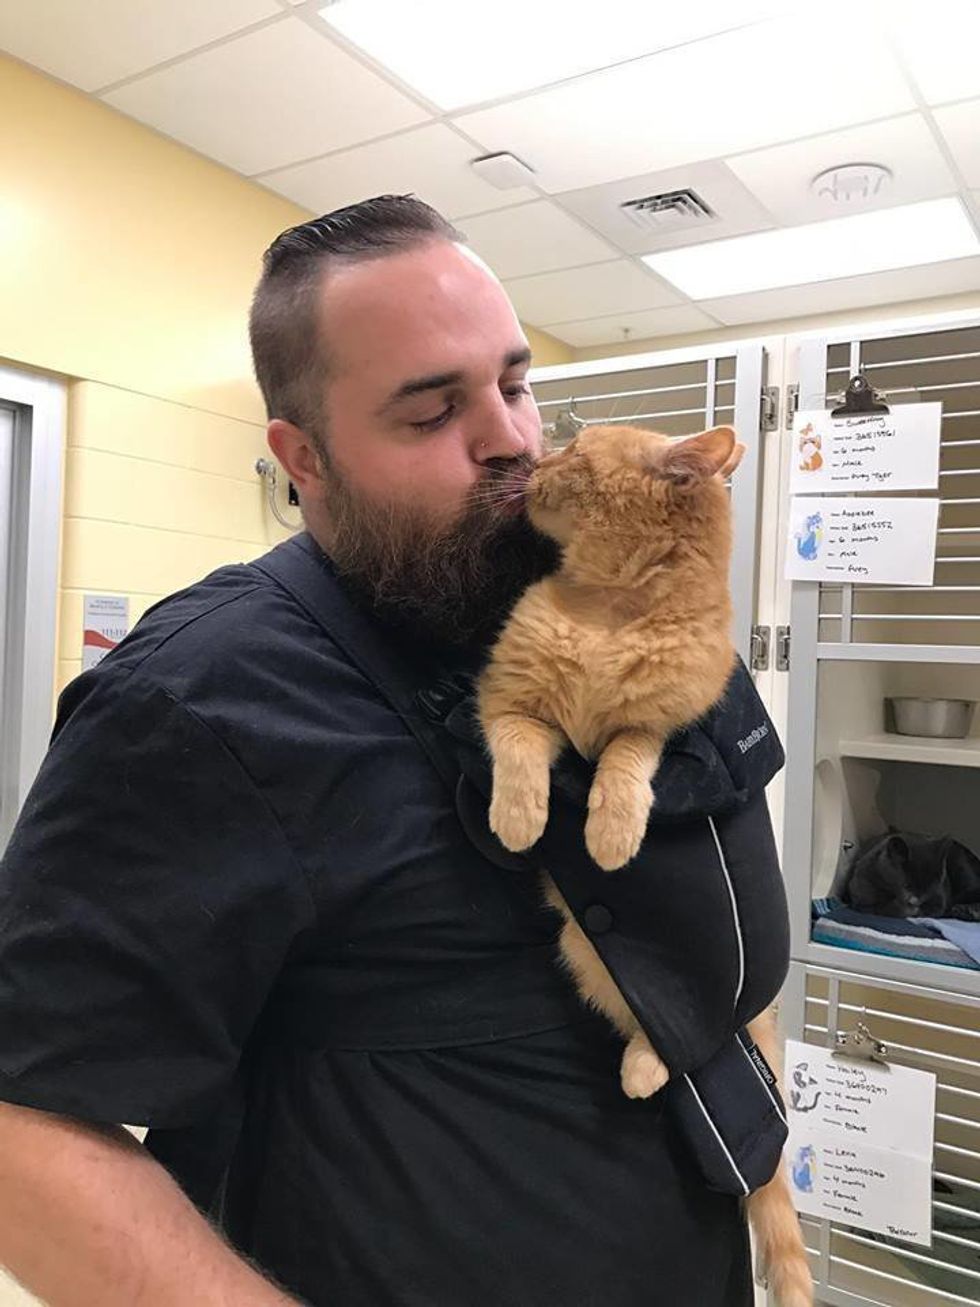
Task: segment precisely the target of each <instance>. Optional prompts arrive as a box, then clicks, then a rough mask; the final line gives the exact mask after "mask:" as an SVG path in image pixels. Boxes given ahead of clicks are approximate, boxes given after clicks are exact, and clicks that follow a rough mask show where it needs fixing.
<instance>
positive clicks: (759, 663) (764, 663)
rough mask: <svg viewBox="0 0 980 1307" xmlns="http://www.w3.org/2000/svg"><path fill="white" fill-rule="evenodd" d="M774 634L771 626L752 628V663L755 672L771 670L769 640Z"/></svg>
mask: <svg viewBox="0 0 980 1307" xmlns="http://www.w3.org/2000/svg"><path fill="white" fill-rule="evenodd" d="M771 636H772V627H770V626H753V628H752V656H751V659H750V661H751V664H752V670H753V671H754V672H768V670H769V641H770V638H771Z"/></svg>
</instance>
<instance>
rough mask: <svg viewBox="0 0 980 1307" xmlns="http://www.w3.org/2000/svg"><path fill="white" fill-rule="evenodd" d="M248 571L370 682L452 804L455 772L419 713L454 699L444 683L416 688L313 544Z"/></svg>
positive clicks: (282, 550)
mask: <svg viewBox="0 0 980 1307" xmlns="http://www.w3.org/2000/svg"><path fill="white" fill-rule="evenodd" d="M249 566H251V567H253V568H255V569H256V570H257V571H259V572H262V573H263V574H264V575H265V576H268V577H270V578H271V579H272V580H274V581H276V582H278V584H279V585H280V586H281V587H282V588H283V589H284V590H286V591H287V592H288V593H289V594H290V595H292V597H293V598H294V599H295V600H296V602H297V603H298V604H299V605H300V607H301V608H303V609H304V610H305V611H306V612H307V613H308V614H309V616H310V617H312V618H313V620H314V621H315V622H316V623H317V625H318V626H320V627H322V629H323V630H324V631H325V632H326V633H327V635H328V636H329V637H330V639H331V640H332V641H333V642H334V644H336V645H338V646H339V647H340V649H341V650H343V652H344V653H345V654H346V655H347V657H348V658H349V659H350V661H351V662H352V663H353V664H354V666H355V667H357V669H358V670H359V671H360V672H361V673H362V675H364V676H365V677H366V678H367V680H369V681H370V682H372V684H373V685H375V686H376V687H377V688H378V690H380V691H381V693H382V694H383V695H384V697H385V698H386V699H387V700H388V702H389V703H390V704H391V706H392V708H394V709H395V711H396V712H397V713H398V715H399V716H400V717H401V719H402V721H403V722H404V723H405V725H406V726H407V727H408V728H409V730H410V731H411V732H412V734H413V735H414V736H415V738H416V739H417V740H418V742H419V744H420V745H421V746H422V748H423V750H424V751H425V753H426V754H427V755H428V756H429V758H430V760H431V762H432V765H433V766H434V767H435V769H436V771H437V772H438V774H439V776H440V777H441V778H442V780H443V782H444V784H445V785H446V788H447V789H448V791H449V795H450V798H451V799H452V800H453V801H454V802H455V797H456V785H457V782H458V780H459V766H458V764H457V762H456V759H455V757H454V755H453V753H452V752H451V751H450V748H449V745H448V743H447V742H446V740H445V739H444V735H443V733H442V732H440V731H439V730H438V729H436V727H435V725H434V724H433V723H432V722H431V721H430V720H429V718H428V717H427V716H426V715H425V714H424V713H423V712H421V711H420V699H422V700H424V696H425V695H429V696H430V697H438V696H439V695H440V694H444V695H445V696H446V697H447V699H448V697H449V696H450V695H452V694H454V693H455V694H458V691H457V690H454V688H453V686H452V683H451V682H449V681H448V678H447V681H446V683H445V684H444V685H443V684H441V683H440V684H437V685H435V686H431V687H422V688H420V687H419V685H418V683H417V681H416V679H415V678H414V677H413V676H412V675H411V673H410V672H409V671H408V670H407V669H406V668H405V667H404V666H403V665H402V664H400V663H399V661H398V660H397V659H396V658H394V657H393V656H392V655H391V653H389V651H388V649H387V648H386V647H385V645H384V643H383V641H382V637H381V633H380V632H379V631H378V629H377V627H375V626H374V625H373V624H372V623H371V621H370V620H369V619H368V618H367V617H366V616H365V615H364V614H363V613H362V612H360V611H359V610H358V608H357V607H356V606H355V605H354V604H353V603H352V602H351V601H350V599H348V597H347V596H346V595H345V594H344V591H343V589H342V587H341V586H340V584H339V582H338V581H337V578H336V576H335V575H334V573H333V571H332V569H331V567H330V564H329V562H328V560H327V559H326V557H325V555H324V554H323V553H322V551H321V550H320V548H319V546H318V545H317V544H316V542H315V541H314V540H313V538H312V537H311V536H310V535H309V534H308V533H307V532H305V531H304V532H303V533H301V534H300V535H297V536H293V537H292V538H291V539H289V540H286V541H284V542H283V544H281V545H277V546H276V548H275V549H273V550H271V552H270V553H268V554H265V555H264V556H263V557H262V558H260V559H257V560H256V561H255V562H254V563H251V564H249Z"/></svg>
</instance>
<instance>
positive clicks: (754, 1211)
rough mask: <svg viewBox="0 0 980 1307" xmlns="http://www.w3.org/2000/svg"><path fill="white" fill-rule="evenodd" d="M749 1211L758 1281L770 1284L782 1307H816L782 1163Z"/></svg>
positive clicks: (753, 1198) (754, 1197)
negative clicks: (753, 1236) (814, 1306)
mask: <svg viewBox="0 0 980 1307" xmlns="http://www.w3.org/2000/svg"><path fill="white" fill-rule="evenodd" d="M746 1207H747V1210H748V1216H749V1222H750V1223H751V1226H752V1232H753V1234H754V1235H755V1246H756V1278H757V1279H758V1280H759V1282H760V1283H762V1284H768V1286H769V1288H770V1289H771V1290H772V1292H773V1293H774V1295H775V1298H776V1302H777V1303H778V1304H779V1307H813V1276H812V1275H811V1274H810V1265H809V1263H808V1261H807V1256H806V1248H805V1247H804V1245H803V1236H802V1234H801V1233H800V1222H799V1218H798V1216H797V1215H796V1211H795V1209H794V1207H793V1200H792V1198H791V1197H790V1192H789V1184H788V1183H787V1180H786V1175H785V1172H784V1170H783V1163H782V1162H780V1164H779V1170H778V1171H777V1172H776V1174H775V1175H774V1176H773V1178H772V1179H771V1180H770V1181H769V1183H768V1184H766V1185H763V1187H762V1188H761V1189H757V1190H756V1192H755V1193H754V1194H751V1195H750V1196H749V1198H748V1200H747V1202H746Z"/></svg>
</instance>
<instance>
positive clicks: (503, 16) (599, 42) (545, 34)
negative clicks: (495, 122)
mask: <svg viewBox="0 0 980 1307" xmlns="http://www.w3.org/2000/svg"><path fill="white" fill-rule="evenodd" d="M781 3H785V0H699V2H698V3H697V4H693V5H676V6H666V5H655V4H642V5H641V4H637V2H636V0H603V3H602V4H601V5H595V4H593V3H588V4H586V3H584V0H573V3H569V0H494V3H492V4H489V5H482V4H479V5H478V4H474V3H470V0H333V3H332V4H327V5H324V6H323V7H322V8H321V9H320V11H319V13H320V17H321V18H322V19H323V21H324V22H325V23H327V24H328V25H329V26H330V27H332V28H333V29H334V31H336V32H338V33H339V34H340V35H341V36H343V37H346V39H347V40H348V41H351V42H352V43H353V44H354V45H357V46H359V47H360V48H361V49H362V50H363V51H364V52H365V53H366V54H368V55H370V57H371V58H372V59H374V60H376V61H377V62H378V63H379V64H381V65H382V67H384V68H386V69H388V70H389V71H390V72H392V73H394V74H395V76H396V77H398V78H400V79H401V80H402V81H403V82H404V83H406V85H408V86H411V87H414V89H415V90H416V91H418V92H419V93H420V94H421V95H423V96H425V98H426V99H427V100H431V101H432V103H433V104H437V105H439V107H440V108H441V109H459V108H462V107H463V106H464V105H471V104H480V103H482V102H483V101H485V100H496V99H499V98H501V97H503V96H508V95H519V94H521V93H522V92H524V91H529V90H532V89H533V88H535V87H538V86H547V85H548V84H549V83H551V82H557V81H560V80H562V79H563V78H566V77H577V76H579V75H580V74H582V73H587V72H590V71H592V70H593V69H597V68H606V67H608V66H609V65H610V64H616V63H621V62H624V61H626V60H629V59H636V58H638V57H639V56H641V55H644V54H651V53H653V52H654V51H656V50H665V49H667V48H668V47H670V46H674V45H681V44H683V43H684V42H686V41H693V40H697V39H698V38H700V37H703V36H709V35H711V34H712V33H714V32H724V31H728V30H730V29H731V28H733V27H739V26H742V25H743V24H745V23H750V22H755V21H757V20H759V19H760V18H764V17H766V16H769V15H772V14H773V13H774V12H779V10H780V7H781Z"/></svg>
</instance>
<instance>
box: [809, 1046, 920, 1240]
mask: <svg viewBox="0 0 980 1307" xmlns="http://www.w3.org/2000/svg"><path fill="white" fill-rule="evenodd" d="M935 1117H936V1077H935V1076H934V1075H933V1074H932V1072H931V1071H913V1070H911V1069H910V1068H908V1067H900V1066H880V1065H878V1064H877V1063H874V1062H864V1061H856V1060H854V1061H852V1060H850V1059H846V1060H845V1059H842V1058H839V1057H836V1056H834V1054H833V1053H832V1052H831V1050H830V1049H828V1048H817V1047H815V1046H813V1045H811V1044H801V1043H798V1042H797V1041H796V1040H795V1039H788V1040H787V1041H786V1119H787V1124H788V1126H789V1135H788V1138H787V1140H786V1160H787V1169H788V1171H789V1176H790V1187H791V1190H792V1194H793V1202H794V1204H795V1206H796V1210H797V1211H798V1212H802V1213H804V1215H806V1216H817V1217H825V1218H826V1219H828V1220H831V1221H836V1222H838V1223H839V1224H842V1225H850V1226H856V1227H857V1228H858V1229H861V1230H872V1231H874V1232H876V1233H878V1234H888V1235H891V1236H892V1237H893V1238H895V1239H901V1240H904V1241H905V1242H907V1243H916V1244H923V1245H926V1246H929V1245H930V1244H931V1242H932V1150H933V1133H934V1128H935Z"/></svg>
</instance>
